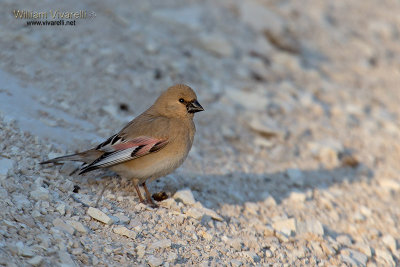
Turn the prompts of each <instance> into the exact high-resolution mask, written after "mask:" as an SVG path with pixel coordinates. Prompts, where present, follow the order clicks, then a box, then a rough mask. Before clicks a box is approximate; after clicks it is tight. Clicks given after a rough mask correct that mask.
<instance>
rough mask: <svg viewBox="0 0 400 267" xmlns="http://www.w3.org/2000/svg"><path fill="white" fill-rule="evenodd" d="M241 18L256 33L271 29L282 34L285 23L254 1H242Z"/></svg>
mask: <svg viewBox="0 0 400 267" xmlns="http://www.w3.org/2000/svg"><path fill="white" fill-rule="evenodd" d="M240 3H241V6H240V16H241V19H242V20H243V22H244V23H246V24H248V25H249V26H250V27H252V28H253V29H254V30H256V31H264V30H265V29H271V30H274V31H279V32H281V31H282V29H283V27H284V25H285V21H284V19H283V18H282V17H280V16H279V15H278V14H276V13H274V12H273V11H271V10H270V9H268V8H267V7H266V6H265V5H263V4H261V3H260V2H256V1H253V0H247V1H241V2H240Z"/></svg>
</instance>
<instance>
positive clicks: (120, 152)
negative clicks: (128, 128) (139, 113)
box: [79, 135, 168, 174]
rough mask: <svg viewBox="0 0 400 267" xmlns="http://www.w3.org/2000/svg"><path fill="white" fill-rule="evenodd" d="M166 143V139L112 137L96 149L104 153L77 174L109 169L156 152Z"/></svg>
mask: <svg viewBox="0 0 400 267" xmlns="http://www.w3.org/2000/svg"><path fill="white" fill-rule="evenodd" d="M167 143H168V140H166V139H160V138H154V137H149V136H139V137H136V138H134V139H130V140H125V139H123V138H122V137H120V136H119V135H113V136H111V137H110V138H109V139H107V140H106V141H105V142H103V143H102V144H100V145H99V146H97V147H96V149H97V150H101V151H104V152H105V153H104V154H103V155H102V156H101V157H99V158H98V159H96V160H95V161H93V162H92V163H90V164H88V165H84V166H82V168H81V170H80V172H79V174H82V173H85V172H89V171H92V170H95V169H98V168H106V167H111V166H113V165H116V164H119V163H122V162H125V161H129V160H133V159H136V158H139V157H142V156H144V155H147V154H150V153H154V152H157V151H159V150H160V149H162V148H163V147H165V146H166V145H167Z"/></svg>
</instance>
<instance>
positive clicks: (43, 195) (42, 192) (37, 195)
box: [30, 187, 50, 200]
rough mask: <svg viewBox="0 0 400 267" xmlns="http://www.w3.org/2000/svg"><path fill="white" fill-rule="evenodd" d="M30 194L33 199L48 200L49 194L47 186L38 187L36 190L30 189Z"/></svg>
mask: <svg viewBox="0 0 400 267" xmlns="http://www.w3.org/2000/svg"><path fill="white" fill-rule="evenodd" d="M30 195H31V198H33V199H34V200H50V194H49V190H47V188H43V187H38V188H37V189H36V190H34V191H32V192H31V194H30Z"/></svg>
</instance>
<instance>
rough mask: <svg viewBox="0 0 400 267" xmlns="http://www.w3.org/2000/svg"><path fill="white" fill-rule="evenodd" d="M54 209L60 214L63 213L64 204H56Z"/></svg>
mask: <svg viewBox="0 0 400 267" xmlns="http://www.w3.org/2000/svg"><path fill="white" fill-rule="evenodd" d="M56 210H57V211H58V212H59V213H60V214H61V215H63V216H64V215H65V204H60V205H57V207H56Z"/></svg>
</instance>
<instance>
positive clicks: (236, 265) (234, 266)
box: [231, 259, 243, 267]
mask: <svg viewBox="0 0 400 267" xmlns="http://www.w3.org/2000/svg"><path fill="white" fill-rule="evenodd" d="M242 264H243V263H242V262H241V261H240V260H236V259H233V260H231V265H232V267H239V266H242Z"/></svg>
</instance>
